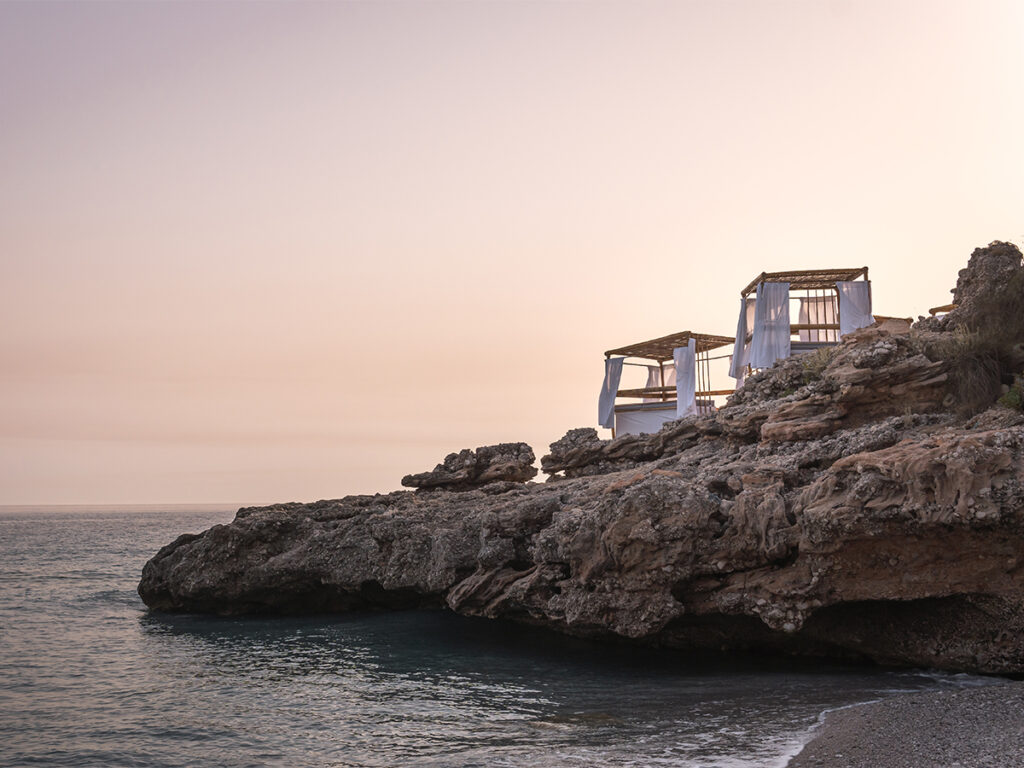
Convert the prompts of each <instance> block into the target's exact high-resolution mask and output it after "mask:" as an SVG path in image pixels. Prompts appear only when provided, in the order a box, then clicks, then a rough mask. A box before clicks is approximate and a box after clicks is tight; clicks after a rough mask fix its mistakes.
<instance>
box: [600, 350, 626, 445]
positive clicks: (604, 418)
mask: <svg viewBox="0 0 1024 768" xmlns="http://www.w3.org/2000/svg"><path fill="white" fill-rule="evenodd" d="M625 359H626V358H624V357H610V358H608V359H607V360H605V361H604V384H602V385H601V399H600V400H599V401H598V403H597V423H598V424H600V425H601V426H602V427H604V428H605V429H611V428H612V426H613V425H614V424H615V396H616V395H617V394H618V393H619V379H621V378H622V362H623V361H624V360H625Z"/></svg>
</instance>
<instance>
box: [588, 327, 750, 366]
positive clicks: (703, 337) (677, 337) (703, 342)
mask: <svg viewBox="0 0 1024 768" xmlns="http://www.w3.org/2000/svg"><path fill="white" fill-rule="evenodd" d="M691 338H693V339H695V340H696V341H697V352H707V351H708V350H711V349H717V348H718V347H724V346H725V345H726V344H732V343H733V341H734V339H732V338H730V337H729V336H712V335H711V334H707V333H694V332H693V331H682V332H680V333H672V334H669V335H668V336H662V337H661V338H658V339H651V340H650V341H641V342H640V343H639V344H630V345H628V346H625V347H619V348H618V349H609V350H608V351H607V352H605V353H604V356H605V357H611V356H612V355H623V356H625V357H642V358H644V359H646V360H656V361H657V362H659V363H661V362H664V361H666V360H671V359H672V351H673V350H674V349H675V348H676V347H685V346H686V345H687V344H689V343H690V339H691Z"/></svg>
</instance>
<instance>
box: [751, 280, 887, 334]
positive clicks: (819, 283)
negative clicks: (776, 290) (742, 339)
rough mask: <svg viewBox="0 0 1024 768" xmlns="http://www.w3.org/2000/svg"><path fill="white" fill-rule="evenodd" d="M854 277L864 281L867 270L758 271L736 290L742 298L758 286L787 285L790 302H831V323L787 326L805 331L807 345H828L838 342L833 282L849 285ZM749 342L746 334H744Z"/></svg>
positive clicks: (816, 322) (837, 315)
mask: <svg viewBox="0 0 1024 768" xmlns="http://www.w3.org/2000/svg"><path fill="white" fill-rule="evenodd" d="M858 278H863V279H864V280H867V279H868V268H867V267H835V268H831V269H801V270H790V271H788V272H762V273H761V274H760V275H758V276H757V277H755V278H754V279H753V280H751V281H750V283H749V284H748V285H747V287H746V288H744V289H743V290H742V291H740V296H742V297H743V298H744V299H746V298H747V297H748V296H750V294H751V293H753V292H754V291H756V290H757V286H758V285H760V284H761V283H789V296H790V298H791V299H805V300H809V301H818V302H822V303H824V302H828V301H830V300H831V301H833V302H835V305H834V306H835V310H834V314H835V322H821V321H820V320H818V321H813V322H807V323H800V322H796V323H791V324H790V332H791V333H800V332H801V331H803V332H805V334H806V336H807V343H811V344H823V343H824V344H828V343H836V342H838V341H839V309H838V290H837V288H836V283H838V282H852V281H853V280H857V279H858ZM748 341H749V335H748Z"/></svg>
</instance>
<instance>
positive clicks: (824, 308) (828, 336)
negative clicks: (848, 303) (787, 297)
mask: <svg viewBox="0 0 1024 768" xmlns="http://www.w3.org/2000/svg"><path fill="white" fill-rule="evenodd" d="M797 322H798V323H799V324H800V325H818V324H828V325H835V324H836V299H835V296H805V297H804V298H802V299H800V312H799V314H798V320H797ZM799 333H800V341H839V333H838V332H837V331H835V330H833V329H832V328H828V329H823V330H819V329H814V330H806V331H805V330H802V331H800V332H799Z"/></svg>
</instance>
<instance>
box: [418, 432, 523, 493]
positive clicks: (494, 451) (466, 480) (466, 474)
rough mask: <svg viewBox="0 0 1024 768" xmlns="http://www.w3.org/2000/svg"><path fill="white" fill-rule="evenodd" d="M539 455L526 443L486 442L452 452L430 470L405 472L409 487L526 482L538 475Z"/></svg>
mask: <svg viewBox="0 0 1024 768" xmlns="http://www.w3.org/2000/svg"><path fill="white" fill-rule="evenodd" d="M535 460H536V458H535V457H534V455H533V449H532V448H531V447H530V446H529V445H527V444H526V443H501V444H499V445H485V446H483V447H482V448H477V449H476V450H475V451H471V450H470V449H468V448H466V449H464V450H462V451H459V452H458V453H450V454H448V455H447V456H446V457H445V460H444V461H443V462H442V463H440V464H438V465H437V466H436V467H434V469H433V471H431V472H421V473H420V474H418V475H406V476H405V477H403V478H402V485H404V486H406V487H407V488H423V489H439V488H444V489H446V490H450V491H464V490H468V489H470V488H479V487H480V486H482V485H487V484H488V483H500V482H505V483H525V482H526V481H527V480H531V479H533V478H534V477H535V476H536V475H537V468H536V467H535V466H533V463H534V461H535Z"/></svg>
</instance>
